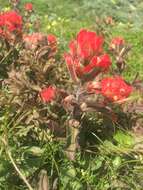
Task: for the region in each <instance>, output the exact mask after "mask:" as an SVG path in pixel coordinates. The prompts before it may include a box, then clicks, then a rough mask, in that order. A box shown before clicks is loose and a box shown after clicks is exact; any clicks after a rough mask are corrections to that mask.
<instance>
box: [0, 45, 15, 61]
mask: <svg viewBox="0 0 143 190" xmlns="http://www.w3.org/2000/svg"><path fill="white" fill-rule="evenodd" d="M12 51H13V48H11V49H10V50H9V51H8V52H7V54H6V55H5V56H4V57H3V58H2V59H1V60H0V64H2V63H3V62H4V60H5V59H6V58H7V57H8V56H9V55H10V54H11V52H12Z"/></svg>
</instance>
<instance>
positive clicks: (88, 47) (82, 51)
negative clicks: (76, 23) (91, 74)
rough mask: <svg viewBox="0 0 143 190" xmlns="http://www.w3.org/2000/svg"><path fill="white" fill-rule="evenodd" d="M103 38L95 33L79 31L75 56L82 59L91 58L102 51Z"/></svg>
mask: <svg viewBox="0 0 143 190" xmlns="http://www.w3.org/2000/svg"><path fill="white" fill-rule="evenodd" d="M102 45H103V38H102V37H100V36H97V35H96V33H95V32H90V31H87V30H81V31H80V32H79V33H78V35H77V55H78V56H79V57H81V58H83V59H88V58H91V57H92V56H94V55H97V54H99V53H100V52H101V51H102Z"/></svg>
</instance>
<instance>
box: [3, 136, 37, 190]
mask: <svg viewBox="0 0 143 190" xmlns="http://www.w3.org/2000/svg"><path fill="white" fill-rule="evenodd" d="M2 141H3V143H4V145H5V146H7V143H6V142H5V140H4V139H2ZM6 152H7V155H8V157H9V159H10V161H11V163H12V165H13V167H14V168H15V170H16V171H17V173H18V174H19V176H20V178H21V179H22V180H23V181H24V183H25V184H26V185H27V187H28V189H29V190H34V189H33V188H32V187H31V185H30V184H29V182H28V181H27V179H26V177H25V176H24V175H23V174H22V172H21V171H20V169H19V168H18V167H17V165H16V163H15V161H14V159H13V158H12V156H11V152H10V151H9V150H7V148H6Z"/></svg>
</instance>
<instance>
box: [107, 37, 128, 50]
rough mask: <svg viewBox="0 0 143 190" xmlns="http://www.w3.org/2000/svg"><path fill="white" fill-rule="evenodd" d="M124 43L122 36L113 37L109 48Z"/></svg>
mask: <svg viewBox="0 0 143 190" xmlns="http://www.w3.org/2000/svg"><path fill="white" fill-rule="evenodd" d="M124 44H125V40H124V39H123V38H122V37H115V38H113V39H112V41H111V44H110V48H111V49H115V48H116V47H119V46H122V45H124Z"/></svg>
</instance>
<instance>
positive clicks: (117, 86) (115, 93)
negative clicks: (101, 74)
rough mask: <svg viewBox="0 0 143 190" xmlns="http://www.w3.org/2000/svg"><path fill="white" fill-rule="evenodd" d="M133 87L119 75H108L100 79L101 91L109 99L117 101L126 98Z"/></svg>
mask: <svg viewBox="0 0 143 190" xmlns="http://www.w3.org/2000/svg"><path fill="white" fill-rule="evenodd" d="M132 90H133V88H132V86H130V85H128V84H127V83H126V82H125V81H124V80H123V79H122V78H121V77H118V76H116V77H114V78H113V77H108V78H104V79H103V80H102V81H101V93H102V95H103V96H105V97H106V98H108V99H109V100H111V101H118V100H123V99H125V98H127V97H128V96H129V95H130V94H131V92H132Z"/></svg>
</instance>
